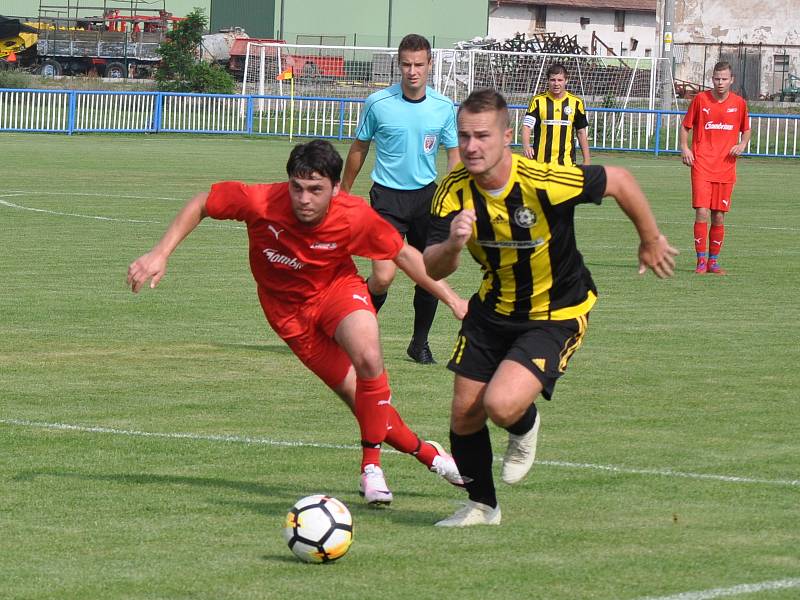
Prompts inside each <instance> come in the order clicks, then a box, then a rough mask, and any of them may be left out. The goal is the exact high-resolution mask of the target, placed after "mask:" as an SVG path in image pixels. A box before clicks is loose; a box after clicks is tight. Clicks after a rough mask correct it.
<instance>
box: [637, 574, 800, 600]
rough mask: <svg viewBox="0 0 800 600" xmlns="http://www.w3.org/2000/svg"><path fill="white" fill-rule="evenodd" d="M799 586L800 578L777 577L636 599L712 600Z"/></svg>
mask: <svg viewBox="0 0 800 600" xmlns="http://www.w3.org/2000/svg"><path fill="white" fill-rule="evenodd" d="M794 588H800V579H777V580H775V581H762V582H761V583H745V584H742V585H735V586H733V587H728V588H715V589H713V590H702V591H699V592H682V593H680V594H675V595H673V596H658V597H656V596H648V597H647V598H638V599H637V600H712V599H713V598H729V597H731V596H740V595H742V594H757V593H759V592H772V591H775V590H789V589H794Z"/></svg>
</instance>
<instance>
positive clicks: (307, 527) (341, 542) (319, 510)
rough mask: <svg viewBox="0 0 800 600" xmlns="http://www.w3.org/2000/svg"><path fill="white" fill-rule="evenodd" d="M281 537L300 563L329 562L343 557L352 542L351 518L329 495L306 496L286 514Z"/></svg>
mask: <svg viewBox="0 0 800 600" xmlns="http://www.w3.org/2000/svg"><path fill="white" fill-rule="evenodd" d="M283 537H284V539H285V540H286V543H287V544H289V548H290V549H291V550H292V552H294V553H295V555H296V556H297V557H298V558H299V559H300V560H304V561H305V562H310V563H326V562H332V561H334V560H337V559H339V558H341V557H342V556H344V555H345V554H346V553H347V551H348V550H349V549H350V544H352V543H353V517H352V516H351V515H350V511H349V510H347V507H346V506H345V505H344V504H343V503H342V502H340V501H339V500H337V499H336V498H333V497H332V496H326V495H324V494H316V495H313V496H306V497H305V498H301V499H300V500H298V501H297V502H295V505H294V506H293V507H292V508H291V510H290V511H289V512H288V514H287V515H286V520H285V521H284V523H283Z"/></svg>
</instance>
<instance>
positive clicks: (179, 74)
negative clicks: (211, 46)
mask: <svg viewBox="0 0 800 600" xmlns="http://www.w3.org/2000/svg"><path fill="white" fill-rule="evenodd" d="M205 28H206V18H205V15H204V14H203V10H202V9H200V8H196V9H194V10H193V11H192V12H190V13H189V14H188V15H186V19H185V20H183V21H180V22H178V23H176V24H175V26H174V28H173V30H172V31H170V32H169V33H168V34H167V39H166V40H165V41H164V42H163V43H162V44H161V45H160V46H159V47H158V53H159V55H160V56H161V63H159V65H158V69H156V74H155V79H156V82H157V83H158V89H159V90H161V91H164V92H200V93H208V94H232V93H233V90H234V85H235V84H234V81H233V77H232V76H231V75H230V73H228V72H227V71H225V70H224V69H222V68H221V67H219V66H217V65H212V64H208V63H204V62H200V61H199V60H198V58H197V48H198V47H199V46H200V42H201V41H202V38H203V31H205Z"/></svg>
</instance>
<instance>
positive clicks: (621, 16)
mask: <svg viewBox="0 0 800 600" xmlns="http://www.w3.org/2000/svg"><path fill="white" fill-rule="evenodd" d="M614 31H625V11H624V10H615V11H614Z"/></svg>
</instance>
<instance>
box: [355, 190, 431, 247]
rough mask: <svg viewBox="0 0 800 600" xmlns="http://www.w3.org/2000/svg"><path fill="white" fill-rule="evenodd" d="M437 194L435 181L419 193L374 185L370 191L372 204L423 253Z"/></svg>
mask: <svg viewBox="0 0 800 600" xmlns="http://www.w3.org/2000/svg"><path fill="white" fill-rule="evenodd" d="M435 193H436V182H434V181H432V182H430V183H429V184H428V185H426V186H425V187H424V188H420V189H418V190H395V189H393V188H388V187H386V186H383V185H380V184H379V183H373V184H372V189H370V191H369V202H370V205H371V206H372V208H374V209H375V212H377V213H378V214H379V215H380V216H382V217H383V218H384V219H386V220H387V221H389V223H391V224H392V225H394V228H395V229H397V231H398V232H400V235H402V236H403V237H404V238H406V239H407V240H408V243H409V245H410V246H413V247H414V248H416V249H417V250H419V251H420V252H422V251H424V250H425V245H426V243H427V239H428V223H430V219H431V202H432V201H433V195H434V194H435Z"/></svg>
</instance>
